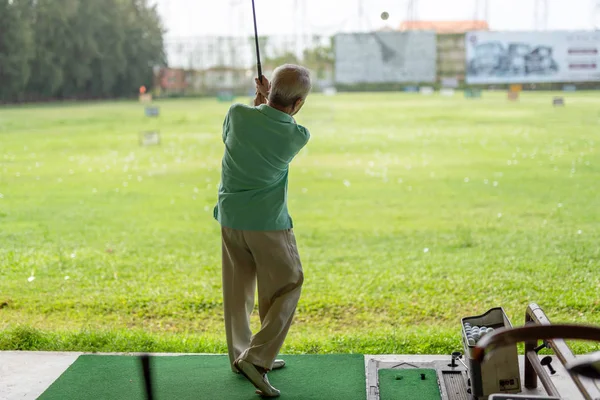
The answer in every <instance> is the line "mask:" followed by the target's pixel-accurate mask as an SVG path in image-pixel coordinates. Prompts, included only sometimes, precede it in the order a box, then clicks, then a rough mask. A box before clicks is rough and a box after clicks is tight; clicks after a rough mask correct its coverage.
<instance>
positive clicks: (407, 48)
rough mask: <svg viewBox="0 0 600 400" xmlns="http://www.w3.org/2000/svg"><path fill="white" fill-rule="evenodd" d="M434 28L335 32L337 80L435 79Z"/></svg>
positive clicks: (376, 81)
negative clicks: (407, 30)
mask: <svg viewBox="0 0 600 400" xmlns="http://www.w3.org/2000/svg"><path fill="white" fill-rule="evenodd" d="M436 60H437V52H436V36H435V33H434V32H369V33H343V34H338V35H336V36H335V81H336V83H341V84H356V83H398V82H414V83H417V82H435V80H436Z"/></svg>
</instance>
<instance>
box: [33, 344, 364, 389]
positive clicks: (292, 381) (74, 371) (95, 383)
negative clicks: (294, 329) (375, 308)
mask: <svg viewBox="0 0 600 400" xmlns="http://www.w3.org/2000/svg"><path fill="white" fill-rule="evenodd" d="M282 358H284V359H285V361H286V367H285V368H283V369H281V370H276V371H271V372H270V373H269V380H270V381H271V384H272V385H273V386H275V387H276V388H277V389H279V390H281V397H280V398H281V399H304V400H310V399H315V400H317V399H318V400H324V399H328V400H337V399H339V400H342V399H343V400H365V399H366V382H365V364H364V357H363V356H362V355H357V354H343V355H293V356H292V355H288V356H283V357H282ZM151 362H152V364H151V365H152V371H153V372H152V373H153V381H154V387H155V393H156V395H155V400H167V399H168V400H171V399H177V400H185V399H190V400H191V399H193V400H198V399H210V400H225V399H227V400H231V399H240V400H246V399H248V400H257V399H260V397H259V396H258V395H256V394H255V393H254V390H255V388H254V386H253V385H252V384H251V383H250V382H248V381H247V380H246V379H245V378H244V377H243V376H241V375H237V374H234V373H233V372H231V369H230V367H229V359H228V357H227V356H222V355H214V356H212V355H198V356H157V357H153V358H152V361H151ZM74 399H93V400H105V399H106V400H138V399H139V400H145V395H144V386H143V377H142V372H141V364H140V362H139V360H138V358H137V357H133V356H116V355H114V356H113V355H108V356H105V355H102V356H100V355H98V356H96V355H83V356H80V357H79V358H78V359H77V360H76V361H75V362H74V363H73V365H71V366H70V367H69V368H68V369H67V371H65V373H64V374H63V375H62V376H61V377H60V378H58V379H57V380H56V382H54V384H52V386H50V387H49V388H48V390H46V392H44V394H42V396H40V397H39V398H38V400H74Z"/></svg>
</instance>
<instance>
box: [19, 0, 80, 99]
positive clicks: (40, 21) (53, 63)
mask: <svg viewBox="0 0 600 400" xmlns="http://www.w3.org/2000/svg"><path fill="white" fill-rule="evenodd" d="M78 4H79V0H37V1H34V2H32V3H31V12H30V18H31V24H32V25H31V26H32V28H33V36H34V41H35V57H34V59H33V61H32V63H31V72H32V73H31V78H30V80H29V84H28V91H29V94H30V95H32V96H35V97H38V98H52V97H57V96H59V94H60V93H61V91H62V89H63V86H64V85H65V82H66V80H67V79H68V78H67V76H66V70H65V66H66V64H67V62H77V61H76V60H69V59H68V54H69V49H70V47H71V46H72V42H73V40H75V39H74V37H73V36H74V34H73V31H72V30H71V29H70V28H69V24H70V22H71V21H72V20H73V18H74V15H75V13H76V12H77V6H78Z"/></svg>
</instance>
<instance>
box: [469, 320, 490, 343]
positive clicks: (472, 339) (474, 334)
mask: <svg viewBox="0 0 600 400" xmlns="http://www.w3.org/2000/svg"><path fill="white" fill-rule="evenodd" d="M464 328H465V337H466V339H467V343H468V344H469V346H475V345H476V344H477V342H478V341H479V340H480V339H481V338H482V337H484V336H485V335H489V334H490V333H492V332H494V328H491V327H487V326H477V325H473V326H472V325H471V324H470V323H469V322H465V324H464Z"/></svg>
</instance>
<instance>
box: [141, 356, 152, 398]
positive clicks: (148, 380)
mask: <svg viewBox="0 0 600 400" xmlns="http://www.w3.org/2000/svg"><path fill="white" fill-rule="evenodd" d="M140 359H141V361H142V371H143V374H144V383H145V387H146V399H147V400H154V391H153V389H152V373H151V371H150V356H149V355H147V354H145V355H143V356H141V357H140Z"/></svg>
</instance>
